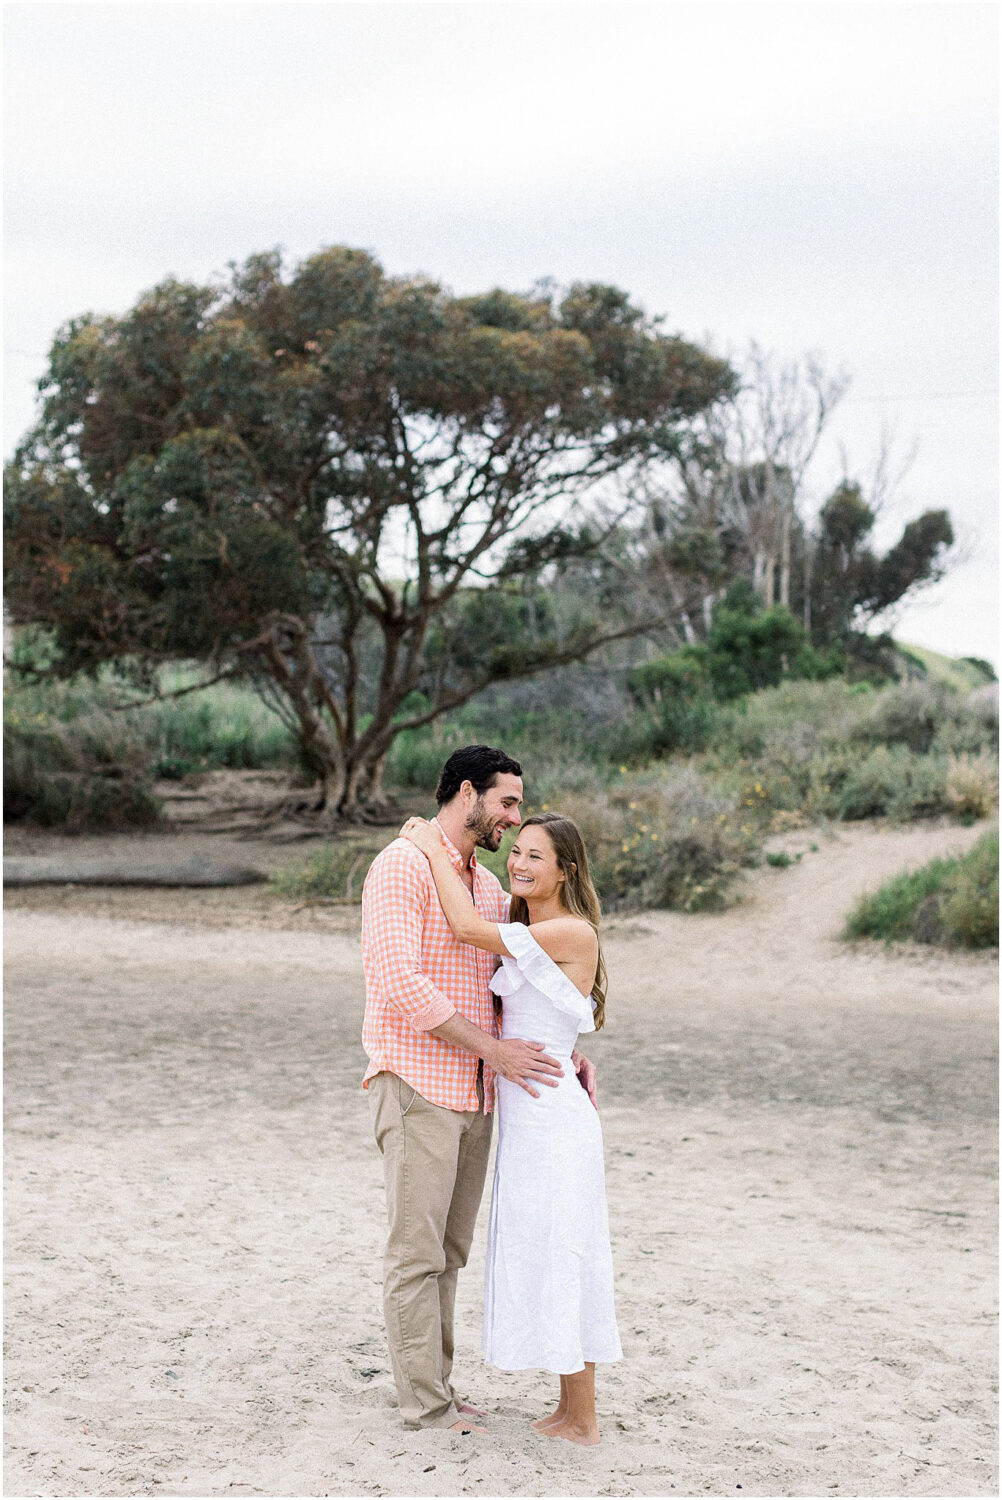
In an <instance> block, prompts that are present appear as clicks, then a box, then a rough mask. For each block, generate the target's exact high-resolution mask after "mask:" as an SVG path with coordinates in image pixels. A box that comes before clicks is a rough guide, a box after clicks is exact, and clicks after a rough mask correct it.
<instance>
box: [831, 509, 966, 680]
mask: <svg viewBox="0 0 1002 1500" xmlns="http://www.w3.org/2000/svg"><path fill="white" fill-rule="evenodd" d="M818 520H819V531H818V535H817V537H816V539H815V545H814V548H813V558H812V564H811V570H810V618H811V639H812V640H813V641H814V642H815V644H818V645H823V646H828V645H835V646H841V647H843V648H848V649H849V650H851V651H859V652H862V653H866V652H868V651H872V649H873V647H872V641H868V640H867V638H866V637H865V636H864V635H862V634H861V633H860V630H861V626H863V625H865V624H867V623H868V622H870V621H872V620H874V619H876V618H877V617H878V616H879V615H881V614H883V613H884V612H885V611H886V610H888V609H889V608H890V607H891V606H892V605H893V604H896V603H897V602H898V601H899V600H900V599H903V598H904V597H905V595H906V594H907V593H908V592H909V591H910V590H911V589H913V588H915V586H916V585H917V584H920V583H927V582H930V581H932V580H934V579H936V578H939V577H941V576H942V573H943V569H944V565H945V557H946V554H947V552H948V550H949V548H950V547H951V546H952V545H953V527H952V526H951V524H950V518H949V516H948V514H947V512H946V511H945V510H930V511H926V512H925V513H924V514H923V515H921V516H919V517H918V518H917V519H916V520H914V521H909V522H908V524H907V525H906V526H905V528H904V531H903V532H902V534H901V537H900V538H899V540H898V541H897V542H896V543H895V544H894V546H892V547H891V548H890V549H889V550H888V551H887V552H886V553H884V555H883V556H882V557H881V556H878V555H877V554H876V553H875V552H874V551H873V550H872V548H871V547H870V546H869V542H868V539H869V536H870V533H871V532H872V530H873V526H874V523H875V521H876V512H875V511H874V510H873V509H872V507H871V506H869V505H868V504H867V503H866V501H865V500H864V498H863V495H862V493H861V491H860V488H859V486H858V485H855V484H852V483H849V482H846V483H843V484H841V485H840V486H839V488H838V489H837V490H836V491H835V492H834V493H833V494H832V495H831V496H830V497H829V499H828V500H827V501H826V502H825V504H824V505H823V506H822V508H821V511H820V514H819V518H818Z"/></svg>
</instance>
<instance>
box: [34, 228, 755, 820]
mask: <svg viewBox="0 0 1002 1500" xmlns="http://www.w3.org/2000/svg"><path fill="white" fill-rule="evenodd" d="M732 386H733V375H732V372H731V371H730V370H729V368H728V367H727V366H726V365H725V364H724V363H723V362H721V361H719V360H716V359H713V358H712V357H710V356H709V355H708V354H706V353H705V352H704V351H702V350H700V349H698V348H697V347H695V346H694V345H691V344H687V343H685V342H684V341H682V340H681V339H679V338H677V337H673V336H671V335H668V334H666V333H664V332H663V331H662V329H661V327H660V325H659V323H658V322H657V320H655V319H651V318H648V317H646V316H645V315H644V314H643V313H642V312H641V310H640V309H638V308H637V307H635V306H634V305H633V304H632V303H631V302H630V300H629V298H628V297H627V296H626V294H625V293H623V292H621V291H619V290H618V289H616V288H614V287H609V286H605V285H589V284H584V283H581V284H576V285H574V286H572V287H570V288H569V289H568V290H567V292H566V293H565V294H563V295H562V296H558V295H556V294H553V293H549V292H547V293H545V294H544V293H543V292H539V293H535V294H531V295H529V296H516V295H514V294H512V293H508V292H503V291H499V290H493V291H489V292H487V293H485V294H483V295H481V296H475V297H464V298H457V297H453V296H451V295H450V294H449V293H448V292H447V291H445V290H444V289H443V288H442V287H441V286H439V285H437V284H435V283H433V282H431V281H429V280H427V279H425V278H422V277H412V278H394V277H388V276H386V275H385V273H384V272H383V270H382V268H381V267H380V266H379V265H378V264H377V262H376V261H375V260H374V259H373V258H372V257H371V256H369V255H368V254H366V253H364V252H362V251H358V250H352V249H349V248H346V247H331V248H328V249H325V250H323V251H321V252H320V253H319V254H317V255H314V256H311V257H310V258H309V259H307V260H305V261H303V262H302V263H301V264H300V265H298V266H297V267H295V268H294V270H293V271H292V273H291V274H290V275H285V274H284V272H283V267H282V263H281V257H280V256H279V255H278V254H277V253H269V254H263V255H256V256H252V257H251V258H250V259H249V260H248V261H247V262H246V264H245V265H244V266H242V267H237V268H234V269H233V271H232V275H231V277H230V280H229V283H228V284H227V285H225V286H196V285H192V284H187V283H181V282H178V281H174V280H168V281H165V282H163V283H162V284H161V285H160V286H158V287H155V288H154V289H153V290H152V291H150V292H148V293H146V294H145V295H144V296H143V297H141V298H140V300H139V301H138V302H137V304H136V306H135V307H134V308H132V309H131V310H130V311H129V312H128V313H126V314H125V315H124V316H123V317H119V318H111V317H107V318H98V317H95V316H93V315H86V316H84V317H81V318H78V319H75V320H73V321H71V322H70V323H68V324H67V325H66V326H65V327H64V328H63V329H61V330H60V332H59V333H58V334H57V336H56V339H55V341H54V343H53V346H52V350H51V353H50V361H49V370H48V372H47V375H46V377H45V380H44V383H43V397H44V399H43V406H42V411H41V415H40V417H39V420H38V422H37V423H36V425H35V427H34V428H33V430H32V431H31V432H30V433H29V434H28V435H27V436H26V438H25V440H24V441H23V443H22V444H21V446H20V447H19V449H18V451H17V453H16V455H15V458H14V460H13V462H12V463H11V464H10V465H9V466H8V471H7V476H6V477H7V484H6V500H5V526H6V551H5V565H6V580H7V599H8V605H9V608H10V609H11V611H12V613H13V614H14V617H15V618H16V619H19V620H32V621H41V622H44V623H45V624H46V625H47V626H48V627H50V628H51V630H52V631H53V632H54V636H55V641H56V645H57V648H58V653H57V657H56V660H55V661H54V663H53V669H54V670H57V671H59V672H61V673H63V674H66V675H70V674H72V673H74V672H77V671H80V670H92V669H96V668H97V667H99V666H101V665H102V664H106V663H119V664H120V665H122V666H124V664H125V663H126V662H130V663H131V670H132V671H133V672H134V674H136V675H137V676H141V675H142V672H143V669H144V667H145V669H146V670H147V671H148V672H152V670H153V668H154V667H155V666H156V665H158V664H159V663H161V662H163V661H165V660H171V659H195V660H198V661H202V662H210V663H212V664H213V665H214V666H216V665H218V664H220V663H227V662H237V663H239V664H240V665H241V667H242V668H245V669H246V670H247V671H248V672H249V673H253V674H255V675H256V678H258V679H260V678H261V677H262V676H264V677H270V678H271V682H272V686H273V690H274V691H275V692H277V693H279V694H281V695H283V696H284V698H285V701H286V703H287V705H288V706H289V708H290V710H291V711H292V712H293V713H294V714H295V715H296V716H298V721H299V725H300V738H301V742H302V753H303V755H304V758H305V759H306V760H307V761H308V763H309V764H310V765H311V766H312V767H314V768H315V769H316V770H317V771H319V772H320V773H321V774H322V776H323V781H324V792H325V795H329V796H330V798H331V800H332V802H333V803H334V804H336V807H337V810H338V811H340V812H341V813H343V814H344V815H346V816H353V815H357V814H359V813H360V812H361V811H365V810H366V809H367V808H369V806H370V804H371V805H373V806H376V805H378V801H379V790H378V789H379V785H380V779H381V774H382V767H383V764H384V761H385V758H386V755H387V753H388V751H389V749H390V747H391V745H392V743H393V740H394V738H395V737H396V735H397V734H398V733H400V732H401V731H402V730H403V729H407V728H417V727H419V725H420V723H421V722H424V721H427V720H428V719H429V718H430V717H434V716H435V715H437V714H439V713H441V712H443V711H445V709H446V708H449V707H453V706H456V705H457V704H459V703H461V702H463V701H465V699H466V698H468V697H469V696H471V695H472V694H473V693H474V692H476V691H478V690H479V689H480V688H482V687H483V686H485V685H486V684H488V683H490V682H492V681H496V680H499V679H506V678H511V677H516V676H521V675H525V674H526V673H530V672H533V671H535V670H538V669H539V668H540V667H542V666H546V665H549V664H552V663H554V662H558V661H566V660H570V659H573V658H574V657H577V656H581V655H583V654H585V653H587V652H588V651H591V650H592V649H594V647H595V646H596V644H597V643H599V642H600V641H601V640H602V638H603V633H604V631H605V630H606V629H607V628H608V621H605V620H599V619H596V618H595V611H594V609H592V610H591V612H590V616H589V611H588V609H587V608H586V607H585V603H586V601H585V600H584V597H583V596H582V599H581V601H580V603H581V608H580V609H579V618H578V619H577V620H575V621H574V622H573V626H572V628H571V629H567V628H565V622H563V621H558V620H555V619H548V618H544V617H543V614H542V613H541V612H540V611H539V610H538V609H537V610H536V612H535V616H534V619H533V621H532V629H531V630H529V631H528V632H527V630H526V628H525V627H527V625H528V624H529V618H528V617H529V615H530V614H531V613H532V611H533V603H532V599H531V595H532V592H533V587H534V585H535V584H536V582H537V581H538V575H539V570H540V568H541V567H543V566H546V565H547V563H548V562H550V561H552V560H553V559H554V558H555V557H558V556H560V557H565V558H566V557H567V556H573V555H578V554H582V553H589V552H590V551H591V550H592V549H593V546H594V539H593V538H592V537H591V535H590V534H589V533H588V528H587V526H586V525H582V524H581V523H580V521H578V520H577V519H576V507H579V506H580V503H581V501H582V498H583V497H584V496H585V495H586V493H587V492H588V491H589V490H591V489H592V488H593V487H594V485H595V483H596V482H597V481H599V480H601V479H603V478H606V477H609V476H612V475H618V474H620V473H623V472H628V473H629V474H631V475H633V476H637V475H639V473H640V471H641V470H642V469H643V468H644V466H645V465H647V464H648V463H650V462H651V461H653V460H655V459H664V458H665V457H666V456H671V455H673V454H676V453H677V452H678V451H679V449H680V445H681V440H682V435H683V433H684V432H685V430H686V429H687V425H688V424H689V423H690V421H691V419H692V418H693V417H694V416H695V415H697V414H698V413H699V412H701V411H703V410H704V409H705V408H706V407H707V406H709V405H711V404H712V403H713V402H715V401H716V400H718V399H719V398H720V397H721V396H722V395H724V394H726V393H727V392H728V391H729V390H730V389H731V388H732ZM558 512H559V514H558ZM544 513H545V514H546V515H547V516H548V518H549V524H550V531H549V533H548V534H546V535H544V536H540V535H539V534H538V531H537V529H536V525H535V523H536V519H537V518H538V516H540V515H542V514H544ZM572 520H573V521H574V524H573V525H572V524H571V522H572ZM389 534H392V535H393V536H394V538H395V544H394V548H393V551H394V552H395V553H396V554H399V552H400V549H401V547H403V549H404V550H405V551H407V552H408V553H409V554H411V555H413V556H414V557H415V559H416V568H415V570H414V575H413V577H412V578H411V579H409V580H408V581H406V582H404V583H401V582H400V581H399V580H396V579H394V578H392V577H388V576H386V574H385V572H384V560H385V556H386V552H387V548H386V546H385V541H386V537H387V535H389ZM474 579H475V581H476V583H477V588H476V589H474V588H470V587H469V586H468V585H469V583H470V582H472V581H474ZM481 584H483V585H485V587H484V588H483V589H481V588H480V585H481ZM619 603H620V615H621V616H623V617H624V618H625V617H626V616H630V610H629V605H630V603H631V601H630V600H629V599H628V598H621V599H620V601H619ZM617 623H618V624H620V625H621V624H622V619H620V620H619V621H618V622H617ZM647 623H648V620H647V618H646V617H644V616H643V615H638V617H637V618H636V619H635V620H634V619H633V618H632V616H630V618H629V619H628V620H627V627H628V628H633V625H635V626H636V628H637V629H642V628H645V627H646V625H647ZM495 626H496V627H497V629H498V631H499V632H500V635H497V634H495V630H494V627H495ZM415 690H419V691H421V692H422V693H424V694H425V696H426V698H427V701H428V705H429V706H428V707H427V708H426V709H425V711H424V714H423V716H418V717H416V718H415V717H413V716H412V717H411V718H408V717H407V716H406V715H403V714H401V712H400V710H401V705H402V704H403V703H404V702H405V701H406V700H407V699H408V697H409V696H410V695H411V694H413V692H414V691H415ZM177 758H178V757H176V756H169V757H168V759H170V760H171V761H173V760H176V759H177ZM181 758H182V759H183V757H181Z"/></svg>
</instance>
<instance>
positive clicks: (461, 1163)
mask: <svg viewBox="0 0 1002 1500" xmlns="http://www.w3.org/2000/svg"><path fill="white" fill-rule="evenodd" d="M521 800H522V768H521V766H520V765H519V764H518V762H517V761H515V760H512V759H511V757H510V756H508V755H505V754H504V753H503V751H500V750H494V749H491V748H489V747H488V746H486V745H470V746H467V747H466V749H464V750H457V751H456V753H455V754H454V755H452V756H450V757H449V759H448V761H446V763H445V766H444V767H443V770H442V774H441V779H440V781H439V785H438V791H437V801H438V805H439V812H438V816H437V817H436V818H435V819H434V821H432V822H430V823H425V822H424V821H423V820H422V819H419V818H412V819H409V820H408V822H407V823H406V824H405V825H404V828H403V829H402V830H401V837H400V838H398V839H396V840H395V841H394V842H393V843H392V844H390V845H389V846H388V847H387V848H386V849H384V850H383V852H382V853H381V854H380V855H379V856H378V857H377V858H376V860H375V861H374V863H373V865H372V868H371V870H370V871H369V875H368V877H367V879H366V882H365V888H364V891H363V894H362V952H363V962H364V967H365V990H366V1001H365V1022H364V1026H363V1031H362V1041H363V1045H364V1047H365V1050H366V1053H367V1054H368V1057H369V1066H368V1069H367V1070H366V1074H365V1078H364V1080H363V1083H364V1086H365V1087H366V1088H367V1090H368V1095H369V1101H370V1107H371V1112H372V1119H373V1128H374V1132H375V1137H376V1143H377V1145H378V1146H379V1149H380V1151H381V1153H382V1156H383V1169H384V1178H385V1182H386V1206H387V1212H388V1216H389V1236H388V1239H387V1244H386V1255H385V1260H384V1267H383V1312H384V1316H385V1320H386V1333H387V1341H388V1343H389V1350H390V1361H391V1364H392V1368H393V1379H394V1383H395V1385H396V1390H397V1398H398V1401H399V1404H400V1411H401V1416H402V1418H403V1421H404V1425H405V1426H406V1427H410V1428H420V1427H445V1428H454V1429H455V1430H457V1431H463V1432H470V1431H484V1430H485V1429H484V1428H482V1427H480V1426H478V1425H477V1423H476V1420H475V1419H477V1418H481V1417H483V1416H484V1415H485V1413H483V1412H482V1411H480V1410H478V1409H477V1408H476V1407H473V1406H471V1405H469V1404H468V1403H467V1402H465V1401H464V1400H462V1399H461V1398H460V1396H459V1395H457V1393H456V1390H455V1387H454V1386H453V1384H452V1379H451V1376H452V1357H453V1309H454V1304H455V1296H456V1277H457V1275H458V1272H459V1269H460V1267H462V1266H464V1265H465V1264H466V1260H467V1256H468V1255H469V1250H470V1244H471V1242H472V1239H473V1229H474V1224H475V1221H476V1216H477V1209H478V1208H479V1205H480V1198H481V1195H482V1192H483V1187H484V1180H485V1177H486V1174H487V1158H488V1153H489V1150H490V1138H491V1125H492V1119H493V1115H494V1112H495V1104H496V1105H497V1113H498V1116H499V1134H498V1150H497V1158H496V1167H495V1175H494V1190H493V1196H492V1200H491V1208H490V1220H489V1228H488V1244H487V1265H486V1273H485V1283H484V1319H483V1352H484V1355H485V1358H486V1359H487V1360H488V1361H489V1362H490V1363H491V1364H494V1365H496V1366H498V1367H499V1368H500V1369H503V1370H525V1369H544V1370H549V1371H552V1372H553V1373H554V1374H557V1375H559V1377H560V1395H559V1400H558V1403H557V1405H556V1408H555V1410H554V1411H553V1412H551V1413H550V1414H549V1415H548V1416H545V1417H542V1418H541V1419H540V1420H539V1421H537V1422H535V1423H534V1424H533V1425H534V1426H535V1427H536V1429H537V1430H538V1431H540V1432H542V1433H545V1434H547V1435H548V1436H550V1437H560V1438H566V1439H569V1440H570V1441H572V1442H577V1443H582V1444H586V1445H590V1444H594V1443H597V1442H598V1441H599V1430H598V1422H597V1419H596V1415H595V1364H596V1363H597V1362H605V1361H611V1360H616V1359H619V1358H621V1355H622V1350H621V1348H620V1343H619V1335H618V1332H617V1329H616V1317H615V1309H614V1304H613V1278H612V1258H611V1254H610V1249H609V1228H608V1216H607V1211H606V1199H605V1178H604V1169H603V1162H602V1135H601V1129H600V1126H599V1119H598V1111H597V1109H596V1107H595V1083H594V1068H593V1066H592V1064H591V1063H590V1062H589V1061H588V1060H587V1059H586V1058H584V1057H582V1056H581V1055H580V1054H579V1053H578V1052H577V1051H576V1050H575V1042H576V1040H577V1036H578V1033H579V1032H588V1031H594V1030H596V1029H597V1028H598V1027H600V1026H601V1025H602V1021H603V1011H604V1005H605V966H604V964H603V961H602V953H601V949H600V947H599V941H598V920H599V904H598V898H597V896H596V894H595V890H594V887H593V885H592V883H591V879H590V877H589V874H588V861H587V856H586V854H585V850H584V846H583V844H582V842H581V837H580V834H579V833H578V830H577V828H576V826H575V825H574V823H573V822H572V821H571V820H570V819H569V818H564V817H561V816H559V815H558V814H554V813H543V814H540V815H538V816H537V817H533V818H528V819H526V820H525V822H523V821H522V820H521V817H520V814H519V804H520V802H521ZM510 828H518V830H519V832H518V836H517V838H516V841H515V844H514V846H513V848H512V852H511V855H510V857H509V860H508V874H509V879H510V883H511V897H510V899H509V897H508V896H507V895H506V894H505V892H504V890H503V888H502V886H501V885H500V883H499V882H498V881H497V880H496V879H495V877H494V876H493V875H492V874H491V873H490V871H489V870H487V869H486V868H485V867H484V866H482V865H481V864H480V863H479V862H478V860H477V857H476V849H477V848H478V847H479V848H483V849H489V850H495V849H497V848H498V846H499V844H500V842H501V839H502V838H503V836H504V835H505V834H506V833H507V831H508V830H509V829H510ZM499 960H500V963H499V962H498V961H499ZM495 997H496V999H495ZM498 1004H500V1011H501V1014H500V1025H499V1020H498V1014H497V1011H498Z"/></svg>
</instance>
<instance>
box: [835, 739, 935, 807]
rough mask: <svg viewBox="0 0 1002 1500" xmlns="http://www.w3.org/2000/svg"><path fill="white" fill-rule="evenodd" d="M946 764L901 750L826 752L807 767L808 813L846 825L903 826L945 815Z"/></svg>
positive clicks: (932, 757) (878, 747)
mask: <svg viewBox="0 0 1002 1500" xmlns="http://www.w3.org/2000/svg"><path fill="white" fill-rule="evenodd" d="M946 774H947V765H946V761H945V760H944V759H942V758H941V757H937V756H923V755H916V754H913V753H912V752H911V751H909V750H906V749H905V748H904V747H903V746H901V745H898V746H895V747H894V748H893V749H889V748H888V747H887V746H886V745H877V746H876V747H875V748H874V749H873V750H871V751H870V752H869V754H868V755H863V756H860V755H859V753H858V752H853V751H852V750H850V749H845V750H836V751H828V752H827V753H826V754H825V755H823V756H820V757H818V759H817V760H816V761H815V762H813V763H812V765H811V767H810V782H811V785H810V789H809V791H808V796H807V801H808V805H809V807H810V808H811V810H812V811H814V812H815V813H819V814H821V815H823V816H827V817H831V818H838V819H842V820H845V821H846V822H854V821H858V820H859V819H861V818H876V817H891V818H895V819H899V820H900V821H902V822H905V821H908V820H909V819H912V818H922V817H930V816H932V815H933V814H935V813H940V812H945V811H947V809H948V805H949V804H948V802H947V795H946Z"/></svg>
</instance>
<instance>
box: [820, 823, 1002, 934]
mask: <svg viewBox="0 0 1002 1500" xmlns="http://www.w3.org/2000/svg"><path fill="white" fill-rule="evenodd" d="M998 868H999V836H998V830H997V829H996V830H995V831H993V832H991V833H986V834H984V835H983V837H982V838H980V839H979V840H978V842H977V843H976V844H975V845H974V848H973V849H971V850H970V851H969V853H967V854H965V855H962V856H960V857H959V858H956V859H934V860H931V861H930V862H929V863H928V864H927V865H924V866H923V867H922V868H921V869H920V870H916V871H914V872H911V873H908V874H904V875H898V876H895V878H894V879H893V880H890V881H888V882H887V883H886V884H885V885H883V886H881V888H880V890H878V891H876V892H874V893H873V894H872V895H868V896H864V897H863V898H862V899H861V900H860V901H859V902H858V903H857V905H856V906H855V907H854V908H853V910H852V912H851V913H850V914H849V917H848V920H847V922H846V929H845V935H846V937H849V938H862V937H875V938H883V939H884V941H885V942H893V941H904V940H907V939H914V940H916V941H918V942H924V943H936V944H939V945H942V946H958V947H965V948H993V947H998V940H999V926H998V909H999V875H998Z"/></svg>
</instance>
